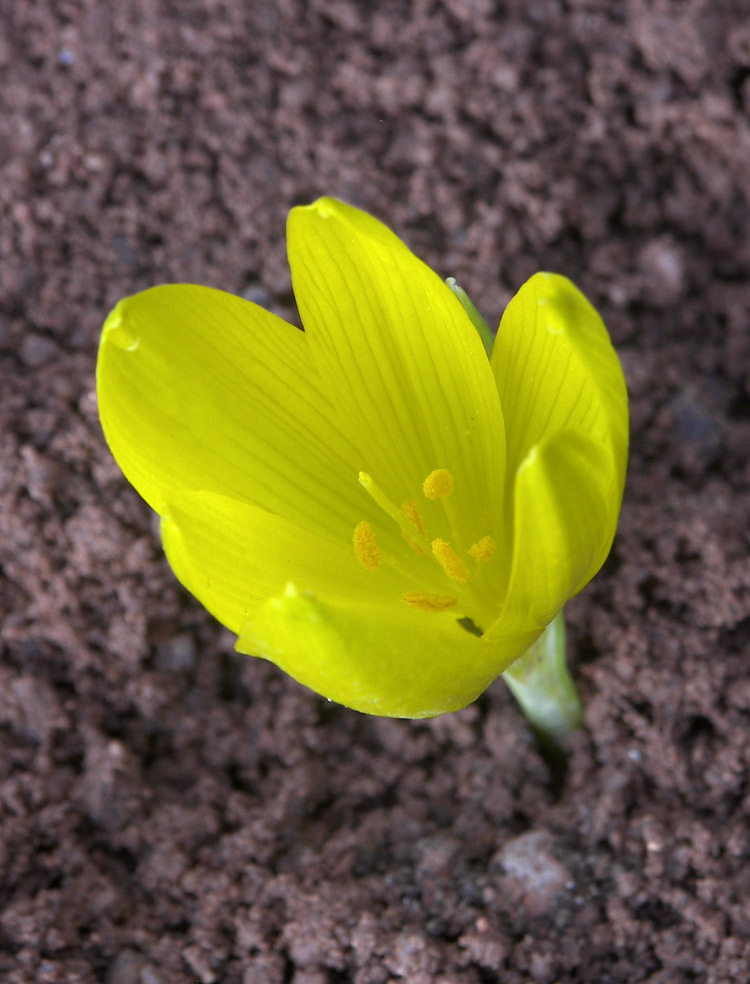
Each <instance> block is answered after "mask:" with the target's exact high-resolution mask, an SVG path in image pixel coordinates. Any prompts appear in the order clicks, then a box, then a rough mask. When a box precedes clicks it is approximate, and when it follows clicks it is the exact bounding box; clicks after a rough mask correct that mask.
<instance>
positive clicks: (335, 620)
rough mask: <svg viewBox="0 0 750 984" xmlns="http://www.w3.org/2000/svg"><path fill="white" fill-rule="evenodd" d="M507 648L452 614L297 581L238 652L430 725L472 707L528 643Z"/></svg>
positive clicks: (271, 604)
mask: <svg viewBox="0 0 750 984" xmlns="http://www.w3.org/2000/svg"><path fill="white" fill-rule="evenodd" d="M502 643H503V646H504V648H498V647H497V646H495V647H490V646H488V645H487V644H486V642H485V640H484V639H481V638H477V637H476V636H474V635H472V634H471V633H469V632H467V631H465V630H464V629H463V628H461V627H460V626H459V625H458V623H457V621H456V618H455V616H454V615H452V614H450V613H440V612H434V611H431V612H424V611H417V610H415V609H411V608H409V607H407V606H403V610H402V611H399V610H390V609H388V610H384V609H381V608H378V607H373V606H372V605H367V604H357V605H342V604H341V603H338V602H335V603H330V602H325V601H322V600H321V599H320V598H318V597H316V596H315V595H314V594H312V593H309V592H305V591H301V590H300V589H299V588H298V587H297V586H296V585H295V584H294V583H290V584H289V585H287V588H286V590H285V591H284V592H283V593H282V594H281V595H279V596H278V597H275V598H271V599H270V600H269V601H268V602H267V603H266V604H265V605H264V606H263V607H262V608H261V609H259V611H258V612H257V613H256V615H255V616H254V617H253V618H252V619H250V620H249V621H248V623H247V625H245V626H244V627H243V629H242V632H241V633H240V637H239V639H238V641H237V646H236V648H237V649H238V650H239V652H242V653H247V654H249V655H256V656H263V657H265V658H266V659H269V660H271V661H272V662H274V663H276V664H277V665H278V666H280V667H281V668H282V669H283V670H284V671H286V672H287V673H289V674H290V675H291V676H293V677H294V678H295V679H296V680H298V681H299V682H300V683H302V684H304V685H305V686H306V687H310V688H311V689H312V690H314V691H316V693H319V694H322V695H323V696H325V697H328V698H329V699H330V700H335V701H337V702H338V703H340V704H344V705H346V706H347V707H352V708H354V709H355V710H358V711H364V712H366V713H368V714H377V715H384V716H389V717H411V718H422V717H432V716H434V715H436V714H443V713H445V712H446V711H456V710H459V709H460V708H462V707H465V706H466V705H467V704H469V703H470V702H471V701H472V700H474V699H475V698H476V697H477V696H479V694H480V693H482V691H483V690H484V689H485V688H486V687H487V686H488V685H489V684H490V683H491V682H492V680H494V679H495V677H497V676H498V674H500V673H502V672H503V670H504V669H505V668H506V667H507V666H508V664H509V663H510V662H511V661H512V659H513V658H514V657H515V656H518V655H520V654H521V652H523V650H524V647H525V638H523V639H519V638H518V637H514V638H512V639H509V638H504V639H503V640H502Z"/></svg>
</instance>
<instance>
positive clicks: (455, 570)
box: [432, 539, 471, 584]
mask: <svg viewBox="0 0 750 984" xmlns="http://www.w3.org/2000/svg"><path fill="white" fill-rule="evenodd" d="M432 552H433V554H434V555H435V559H436V560H437V562H438V563H439V564H440V566H441V567H442V568H443V570H444V571H445V573H446V574H447V575H448V577H449V578H451V579H452V580H454V581H458V583H459V584H467V583H468V581H469V580H470V578H471V575H470V574H469V571H468V570H467V567H466V564H465V563H464V562H463V561H462V560H461V558H460V557H459V556H458V554H457V553H456V551H455V550H454V549H453V547H451V546H450V544H448V543H446V542H445V540H440V539H437V540H433V541H432Z"/></svg>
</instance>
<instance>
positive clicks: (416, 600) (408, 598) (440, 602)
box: [401, 591, 456, 612]
mask: <svg viewBox="0 0 750 984" xmlns="http://www.w3.org/2000/svg"><path fill="white" fill-rule="evenodd" d="M401 601H403V602H404V604H405V605H410V606H411V607H412V608H419V609H421V610H422V611H423V612H447V611H448V610H449V609H450V608H453V606H454V605H455V604H456V598H451V597H449V596H448V595H436V594H428V593H427V592H426V591H407V592H406V594H402V595H401Z"/></svg>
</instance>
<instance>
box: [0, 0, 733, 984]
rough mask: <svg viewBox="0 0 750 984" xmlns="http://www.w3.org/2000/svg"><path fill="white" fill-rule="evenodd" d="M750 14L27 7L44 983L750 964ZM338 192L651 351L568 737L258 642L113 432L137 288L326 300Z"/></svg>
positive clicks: (6, 193)
mask: <svg viewBox="0 0 750 984" xmlns="http://www.w3.org/2000/svg"><path fill="white" fill-rule="evenodd" d="M498 8H501V11H502V12H500V13H499V12H498ZM747 12H748V11H747V5H746V4H745V3H743V2H742V0H736V2H734V3H733V2H732V0H710V2H709V0H623V2H622V3H611V2H609V0H567V2H566V0H533V2H532V0H508V2H506V3H503V4H495V3H493V2H491V0H414V2H412V3H408V2H406V0H386V2H384V3H373V4H368V3H366V2H363V0H362V2H357V0H251V2H242V0H223V2H222V0H203V2H200V0H179V2H177V0H124V2H122V3H117V4H115V3H112V4H110V3H101V2H97V0H18V2H16V3H8V4H4V5H3V7H2V12H0V19H1V26H0V258H1V259H0V373H1V374H2V391H1V403H0V475H1V476H2V478H1V479H0V551H1V552H2V553H1V557H2V575H1V576H0V606H1V608H2V630H1V636H0V639H1V642H2V660H1V662H0V729H1V734H2V752H1V753H0V872H1V874H0V980H2V981H3V982H4V984H27V982H28V984H30V982H34V984H51V982H66V984H67V982H81V984H90V982H92V984H93V982H103V984H178V982H179V984H182V982H186V984H187V982H196V981H199V982H205V984H212V982H217V984H282V982H291V984H349V982H351V984H386V982H391V981H392V982H396V981H406V982H408V984H495V982H501V984H521V982H523V984H528V982H530V981H531V982H537V984H555V982H557V984H573V982H576V984H578V982H580V984H620V982H623V984H625V982H627V984H636V982H646V981H648V982H649V984H681V982H692V984H725V982H726V984H728V982H733V984H734V982H744V981H746V980H748V979H749V977H750V971H749V970H748V968H749V967H750V833H749V830H750V823H749V817H748V814H749V813H750V788H749V786H748V765H749V761H748V760H749V759H750V741H748V734H749V729H750V678H749V677H748V655H749V653H750V562H749V560H748V557H749V556H750V554H749V547H750V542H749V541H750V534H749V532H748V531H749V530H750V495H749V494H748V492H749V488H748V487H749V485H750V466H749V465H748V448H750V330H749V327H750V326H749V324H748V321H749V320H750V315H749V314H748V312H750V284H749V283H748V278H747V271H748V269H749V268H750V239H749V238H748V229H749V228H750V189H749V185H748V161H749V160H750V125H749V123H748V111H749V110H750V27H749V26H748V19H747ZM324 192H325V193H329V194H334V195H338V196H340V197H342V198H345V199H348V200H349V201H351V202H353V203H354V204H358V205H361V206H363V207H365V208H367V209H369V210H371V211H373V212H375V213H376V214H378V215H379V216H380V217H382V218H383V219H384V220H386V221H387V222H388V223H389V224H390V225H391V226H392V227H393V228H395V229H396V230H397V231H398V232H399V233H400V234H401V235H403V236H404V237H405V238H406V239H407V241H408V242H409V243H410V244H411V245H412V246H413V248H415V249H416V250H417V251H418V252H419V253H420V254H421V255H423V256H424V257H425V259H427V260H428V261H429V262H430V263H431V264H432V265H433V266H434V267H435V268H436V269H438V270H439V271H441V272H442V273H443V275H448V274H453V275H455V276H457V277H458V278H459V280H460V282H461V283H463V284H464V285H465V286H466V287H467V289H468V290H469V292H470V294H471V295H472V297H473V299H474V300H475V302H476V303H477V304H478V306H479V307H480V309H482V310H483V311H484V312H485V313H486V314H487V315H488V316H489V317H490V319H491V320H494V321H496V320H497V318H498V317H499V313H500V311H501V310H502V307H503V305H504V303H505V302H506V301H507V299H508V297H509V296H510V294H511V292H512V291H513V290H514V289H515V288H516V287H517V286H518V285H519V284H520V283H521V281H522V280H523V279H524V278H525V277H526V276H527V275H528V274H530V273H531V272H532V271H534V270H536V269H538V268H548V269H554V270H559V271H561V272H564V273H567V274H568V275H569V276H571V277H572V278H573V279H574V280H576V281H577V282H578V283H579V284H580V285H581V286H582V287H583V288H584V289H585V290H586V291H587V293H588V294H589V295H590V296H591V298H592V299H593V300H594V301H595V302H596V303H597V304H598V305H599V307H600V309H601V310H602V312H603V314H604V316H605V319H606V320H607V322H608V324H609V325H610V327H611V330H612V333H613V335H614V338H615V341H616V343H617V345H618V347H619V350H620V351H621V353H622V359H623V363H624V365H625V367H626V372H627V376H628V381H629V386H630V390H631V394H632V423H633V428H632V443H633V450H632V459H631V465H630V473H629V484H628V489H627V493H626V499H625V505H624V509H623V516H622V523H621V527H620V533H619V535H618V538H617V541H616V544H615V547H614V550H613V553H612V556H611V558H610V560H609V562H608V564H607V565H606V567H605V570H604V571H603V572H602V574H600V576H599V577H598V578H597V579H596V581H595V582H594V584H593V585H592V586H591V587H590V588H588V589H587V590H586V591H585V592H584V593H583V594H582V596H580V597H579V598H578V599H576V600H575V601H574V602H573V603H572V604H571V605H570V606H569V625H570V650H571V654H572V661H573V666H574V672H575V675H576V677H577V679H578V681H579V683H580V687H581V690H582V693H583V696H584V699H585V704H586V716H587V723H588V729H587V731H585V732H582V733H579V734H578V735H576V736H575V737H574V738H572V739H571V740H570V743H569V752H570V757H569V762H568V769H567V772H566V773H565V772H561V771H560V770H559V769H555V768H553V767H552V766H551V765H550V764H549V763H548V762H547V761H546V760H545V759H544V758H543V757H542V755H541V754H540V751H539V749H538V747H537V745H536V744H535V742H534V740H533V738H532V736H531V735H530V733H529V730H528V727H527V725H526V724H525V722H524V720H523V719H522V718H521V716H520V715H519V713H518V711H517V710H516V708H515V707H514V705H513V703H512V701H511V699H510V697H509V696H508V694H507V692H506V690H505V688H504V685H503V684H502V682H498V683H496V684H495V685H494V686H493V687H492V688H491V689H490V691H489V692H488V693H487V694H486V695H485V696H484V697H482V698H481V699H480V700H479V701H478V702H477V703H476V704H475V705H474V706H472V707H469V708H468V709H466V710H465V711H463V712H461V713H459V714H456V715H454V716H449V717H445V718H440V719H437V720H434V721H431V722H426V723H409V722H392V721H380V720H374V719H369V718H366V717H362V716H360V715H358V714H356V713H353V712H351V711H348V710H345V709H342V708H339V707H335V706H332V705H329V704H327V703H325V702H324V701H323V700H321V699H319V698H318V697H316V696H314V695H312V694H310V693H308V692H306V691H304V690H303V689H302V688H301V687H299V686H298V685H297V684H295V683H294V682H293V681H291V680H289V679H287V678H285V677H284V676H283V675H282V674H281V673H280V672H278V671H277V670H276V669H275V668H274V667H271V666H268V665H265V664H264V663H262V662H260V661H254V660H248V659H244V658H239V657H237V656H236V655H234V654H232V651H231V643H232V639H231V638H230V636H229V635H228V634H227V633H226V632H224V631H223V630H222V629H221V628H220V627H219V626H218V625H216V624H215V623H214V622H213V621H212V620H211V619H210V618H209V617H208V616H207V615H206V614H205V613H204V612H203V610H202V609H201V608H200V606H199V605H198V604H197V603H196V602H195V601H194V600H193V599H191V598H190V597H189V596H187V595H186V594H185V592H183V591H182V590H181V589H180V587H179V586H178V585H177V584H176V583H175V581H174V579H173V577H172V575H171V574H170V571H169V569H168V568H167V565H166V562H165V561H164V559H163V557H162V555H161V552H160V548H159V544H158V539H157V536H156V535H155V529H154V525H153V522H152V517H151V516H150V515H149V513H148V510H147V509H146V507H145V506H144V505H143V504H142V503H141V501H140V500H139V499H138V497H137V495H136V494H135V493H134V492H133V491H132V490H131V489H130V488H129V486H128V485H127V484H126V483H125V481H124V480H123V478H122V477H121V475H120V473H119V471H118V469H117V467H116V465H115V464H114V463H113V461H112V460H111V458H110V456H109V454H108V451H107V449H106V447H105V445H104V441H103V439H102V436H101V433H100V430H99V426H98V422H97V416H96V407H95V401H94V395H93V368H94V359H95V348H96V342H97V335H98V331H99V328H100V325H101V322H102V320H103V317H104V315H105V314H106V312H107V310H108V309H109V308H110V307H111V306H112V304H113V303H114V302H115V301H116V300H117V299H118V298H119V297H121V296H122V295H124V294H127V293H131V292H133V291H135V290H137V289H140V288H143V287H146V286H147V285H150V284H153V283H157V282H163V281H168V280H192V281H197V282H200V283H207V284H211V285H214V286H217V287H222V288H225V289H227V290H230V291H235V292H237V293H241V294H244V295H245V296H248V297H251V298H253V299H255V300H259V301H261V302H262V303H267V304H269V305H270V306H272V307H273V308H274V309H275V310H277V311H278V312H279V313H281V314H286V315H288V316H292V317H293V313H292V303H293V302H292V299H291V294H290V287H289V275H288V272H287V268H286V262H285V252H284V249H285V247H284V221H285V216H286V212H287V210H288V208H289V207H290V206H291V205H292V204H295V203H297V202H303V201H309V200H311V199H312V198H313V197H316V196H317V195H318V194H321V193H324Z"/></svg>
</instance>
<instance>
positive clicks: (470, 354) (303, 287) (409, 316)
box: [287, 198, 505, 543]
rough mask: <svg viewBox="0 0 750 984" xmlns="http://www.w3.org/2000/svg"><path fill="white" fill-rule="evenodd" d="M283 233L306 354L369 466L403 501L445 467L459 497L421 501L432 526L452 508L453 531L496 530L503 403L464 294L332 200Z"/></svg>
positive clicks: (292, 219) (465, 534)
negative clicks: (458, 294)
mask: <svg viewBox="0 0 750 984" xmlns="http://www.w3.org/2000/svg"><path fill="white" fill-rule="evenodd" d="M287 237H288V252H289V263H290V267H291V271H292V283H293V286H294V293H295V296H296V298H297V304H298V306H299V310H300V315H301V317H302V323H303V324H304V327H305V332H306V335H307V338H308V340H309V343H310V351H311V354H312V356H313V359H314V361H315V364H316V365H317V366H318V369H319V371H320V373H321V375H322V376H324V377H325V378H328V379H331V380H335V383H334V384H333V385H332V387H331V399H332V400H333V402H334V403H335V405H336V408H337V411H338V413H339V414H340V416H341V419H343V420H346V421H347V425H348V427H349V428H350V433H351V436H352V440H353V442H354V443H355V444H356V445H357V446H358V448H359V449H360V451H361V452H362V457H363V463H362V466H361V467H362V470H363V471H365V472H367V473H368V474H370V475H371V476H372V478H373V480H374V481H375V482H376V483H377V485H378V486H379V487H380V488H382V489H383V490H384V491H385V493H386V494H387V495H388V497H389V498H390V499H392V500H393V501H394V502H397V503H398V502H402V501H404V500H405V499H411V498H414V497H415V496H418V495H421V490H422V486H423V482H424V481H425V479H426V477H427V476H428V475H430V474H432V473H433V472H435V470H437V469H440V470H447V471H449V472H450V473H451V475H452V476H453V478H454V479H455V488H454V489H453V491H452V492H451V494H450V495H447V496H445V497H443V498H440V499H439V501H434V502H428V501H427V500H426V499H422V500H421V502H422V506H423V507H424V509H425V519H426V521H427V522H428V525H429V520H430V517H431V516H432V517H436V516H438V515H439V516H443V515H444V514H445V515H447V516H448V518H449V522H450V524H451V528H450V529H446V530H445V534H446V537H445V538H446V539H454V540H455V539H457V538H459V536H458V535H459V533H460V539H461V540H464V539H467V540H468V542H469V543H472V542H475V541H476V540H478V539H479V538H480V537H481V536H483V535H486V534H488V533H491V534H492V535H493V536H494V535H498V536H499V535H500V533H499V531H498V529H497V522H498V515H499V513H500V508H499V505H498V504H499V503H500V501H501V499H500V496H501V490H502V486H503V481H504V461H505V448H504V428H503V419H502V411H501V409H500V402H499V400H498V397H497V391H496V387H495V385H494V382H493V378H492V372H491V370H490V367H489V364H488V360H487V356H486V353H485V351H484V347H483V345H482V342H481V340H480V338H479V336H478V335H477V332H476V330H475V329H474V327H473V325H472V323H471V321H470V320H469V318H468V316H467V314H466V313H465V311H464V309H463V308H462V306H461V303H460V302H459V300H458V299H457V298H456V297H455V295H454V294H453V292H452V291H451V290H450V288H449V287H448V286H447V285H446V284H445V283H444V282H443V281H442V280H441V279H440V277H438V276H437V274H435V273H434V272H433V271H432V270H430V268H429V267H427V266H426V265H425V264H424V263H423V262H422V261H421V260H419V259H418V258H417V257H416V256H415V255H414V254H413V253H412V252H411V251H410V250H409V249H408V248H407V247H406V246H405V245H404V243H403V242H401V240H400V239H399V238H398V237H397V236H395V235H394V234H393V233H392V232H391V231H390V230H389V229H388V228H386V226H384V225H383V224H382V223H380V222H378V221H377V220H376V219H374V218H373V217H372V216H370V215H367V214H366V213H364V212H361V211H359V210H358V209H355V208H352V207H351V206H348V205H344V204H343V203H341V202H338V201H335V200H333V199H330V198H325V199H320V200H319V201H317V202H315V203H314V204H313V205H310V206H306V207H299V208H294V209H292V212H291V214H290V216H289V223H288V227H287ZM443 511H444V512H443ZM438 532H441V533H442V532H443V531H438Z"/></svg>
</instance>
